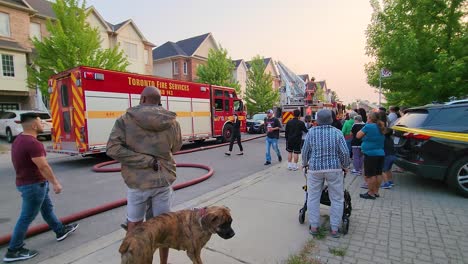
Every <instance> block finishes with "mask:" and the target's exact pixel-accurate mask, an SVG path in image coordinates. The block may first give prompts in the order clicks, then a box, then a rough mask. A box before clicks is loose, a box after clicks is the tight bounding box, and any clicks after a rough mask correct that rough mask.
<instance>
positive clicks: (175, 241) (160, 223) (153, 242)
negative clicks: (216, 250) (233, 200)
mask: <svg viewBox="0 0 468 264" xmlns="http://www.w3.org/2000/svg"><path fill="white" fill-rule="evenodd" d="M231 223H232V218H231V214H230V212H229V209H228V208H226V207H221V206H210V207H205V208H199V209H193V210H181V211H177V212H171V213H167V214H162V215H160V216H157V217H155V218H152V219H150V220H148V221H146V222H144V223H142V224H140V225H139V226H137V227H136V228H135V229H134V230H133V231H132V232H129V233H127V236H126V237H125V238H124V240H123V241H122V245H120V248H119V252H120V254H122V264H151V263H153V254H154V252H155V251H156V249H158V248H173V249H177V250H185V251H186V252H187V255H188V257H189V258H190V259H191V260H192V262H193V263H194V264H202V263H203V262H202V260H201V258H200V255H201V250H202V248H203V247H204V246H205V245H206V243H207V242H208V240H210V238H211V235H212V234H215V233H216V234H218V235H219V236H220V237H222V238H224V239H229V238H231V237H233V236H234V234H235V233H234V230H232V228H231Z"/></svg>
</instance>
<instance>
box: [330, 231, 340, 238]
mask: <svg viewBox="0 0 468 264" xmlns="http://www.w3.org/2000/svg"><path fill="white" fill-rule="evenodd" d="M330 235H331V236H332V237H333V238H340V233H338V231H331V232H330Z"/></svg>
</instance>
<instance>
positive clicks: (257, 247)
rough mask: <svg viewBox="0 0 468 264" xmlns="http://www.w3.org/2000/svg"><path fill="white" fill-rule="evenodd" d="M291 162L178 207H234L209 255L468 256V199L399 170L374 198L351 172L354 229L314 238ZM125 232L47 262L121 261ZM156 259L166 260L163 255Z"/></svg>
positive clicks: (252, 258) (229, 258)
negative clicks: (301, 218)
mask: <svg viewBox="0 0 468 264" xmlns="http://www.w3.org/2000/svg"><path fill="white" fill-rule="evenodd" d="M285 167H286V164H285V162H283V163H280V164H278V163H273V165H271V166H270V167H268V168H266V169H265V170H264V171H261V172H259V173H256V174H254V175H251V176H249V177H247V178H244V179H243V180H241V181H239V182H236V183H233V184H230V185H227V186H225V187H223V188H220V189H218V190H216V191H213V192H210V193H207V194H205V195H203V196H202V197H199V198H197V199H194V200H192V201H189V202H187V203H185V204H181V205H179V206H177V207H176V208H174V209H175V210H179V209H184V208H193V207H202V206H209V205H225V206H228V207H229V208H230V209H231V214H232V217H233V224H232V227H233V229H234V230H235V232H236V236H234V237H233V238H232V239H230V240H223V239H221V238H220V237H218V236H217V235H213V236H212V238H211V240H210V241H209V242H208V244H207V245H206V247H205V249H204V250H203V251H202V260H203V261H204V263H207V264H239V263H244V264H282V263H286V259H288V257H289V256H290V255H292V254H297V253H298V252H300V251H301V249H303V248H304V245H306V244H309V245H312V249H311V250H308V252H307V255H308V257H309V259H312V260H313V262H307V263H359V264H360V263H408V264H418V263H421V264H422V263H467V262H466V260H467V259H468V251H467V250H466V249H467V248H468V237H467V236H466V234H467V233H468V226H467V225H466V223H468V203H466V200H465V199H464V198H462V197H459V196H456V195H454V194H453V193H451V192H450V191H449V190H447V188H446V187H445V186H442V185H441V184H440V183H438V182H434V181H427V180H422V179H421V178H418V177H417V176H415V175H411V174H394V179H395V182H396V184H397V185H396V186H395V187H394V189H392V190H381V193H380V194H381V198H379V199H377V200H375V201H371V200H364V199H359V193H360V192H363V191H362V189H360V188H359V185H360V184H361V183H362V178H361V177H357V176H354V175H348V176H347V177H346V180H345V186H346V188H347V189H348V190H349V191H350V193H351V196H352V204H353V211H352V214H351V218H350V229H349V234H348V235H345V236H342V237H341V238H339V239H335V238H332V237H330V236H327V237H325V238H324V239H322V240H317V239H314V240H312V237H311V236H310V235H309V234H308V232H307V227H308V225H307V219H306V223H305V224H303V225H301V224H299V223H298V211H299V209H300V208H301V207H302V204H303V201H304V192H303V191H302V189H301V186H302V185H303V184H304V182H305V180H304V177H303V175H302V172H301V171H296V172H291V171H288V170H287V169H286V168H285ZM321 215H322V220H323V221H322V223H323V222H326V218H327V217H326V216H327V215H328V207H326V206H323V207H322V209H321ZM76 235H79V230H78V233H77V234H76ZM124 235H125V233H124V231H123V230H118V231H115V232H113V233H111V234H108V235H106V236H104V237H101V238H100V239H98V240H95V241H92V242H90V243H88V244H84V245H82V246H80V247H78V248H74V249H72V250H69V251H67V252H64V253H62V254H61V255H58V256H55V257H53V258H50V259H47V260H45V261H43V262H41V264H64V263H74V264H88V263H120V255H119V253H118V247H119V246H120V243H121V241H122V238H123V237H124ZM309 241H312V242H311V243H308V242H309ZM340 253H341V254H340ZM340 255H343V256H340ZM169 262H170V263H171V264H190V263H191V262H190V260H189V258H188V257H187V256H186V255H185V252H183V251H176V250H171V251H170V257H169ZM153 263H159V257H158V256H157V255H156V257H155V260H154V262H153ZM294 263H298V264H302V263H303V262H294Z"/></svg>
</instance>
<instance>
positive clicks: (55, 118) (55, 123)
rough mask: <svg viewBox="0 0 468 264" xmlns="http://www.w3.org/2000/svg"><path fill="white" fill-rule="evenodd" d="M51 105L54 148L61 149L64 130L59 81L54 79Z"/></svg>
mask: <svg viewBox="0 0 468 264" xmlns="http://www.w3.org/2000/svg"><path fill="white" fill-rule="evenodd" d="M50 105H51V113H52V127H53V128H54V137H53V148H54V149H58V150H60V149H61V148H62V145H61V141H62V140H61V136H62V131H61V129H60V116H59V110H58V91H57V81H56V80H53V82H52V95H51V96H50Z"/></svg>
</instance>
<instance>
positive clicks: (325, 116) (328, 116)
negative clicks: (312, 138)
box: [317, 109, 333, 126]
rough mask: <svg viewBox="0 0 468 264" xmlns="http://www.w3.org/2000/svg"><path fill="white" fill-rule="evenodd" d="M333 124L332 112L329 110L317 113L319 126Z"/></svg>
mask: <svg viewBox="0 0 468 264" xmlns="http://www.w3.org/2000/svg"><path fill="white" fill-rule="evenodd" d="M332 123H333V117H332V111H330V110H328V109H322V110H320V111H318V112H317V124H318V125H319V126H321V125H331V124H332Z"/></svg>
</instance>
